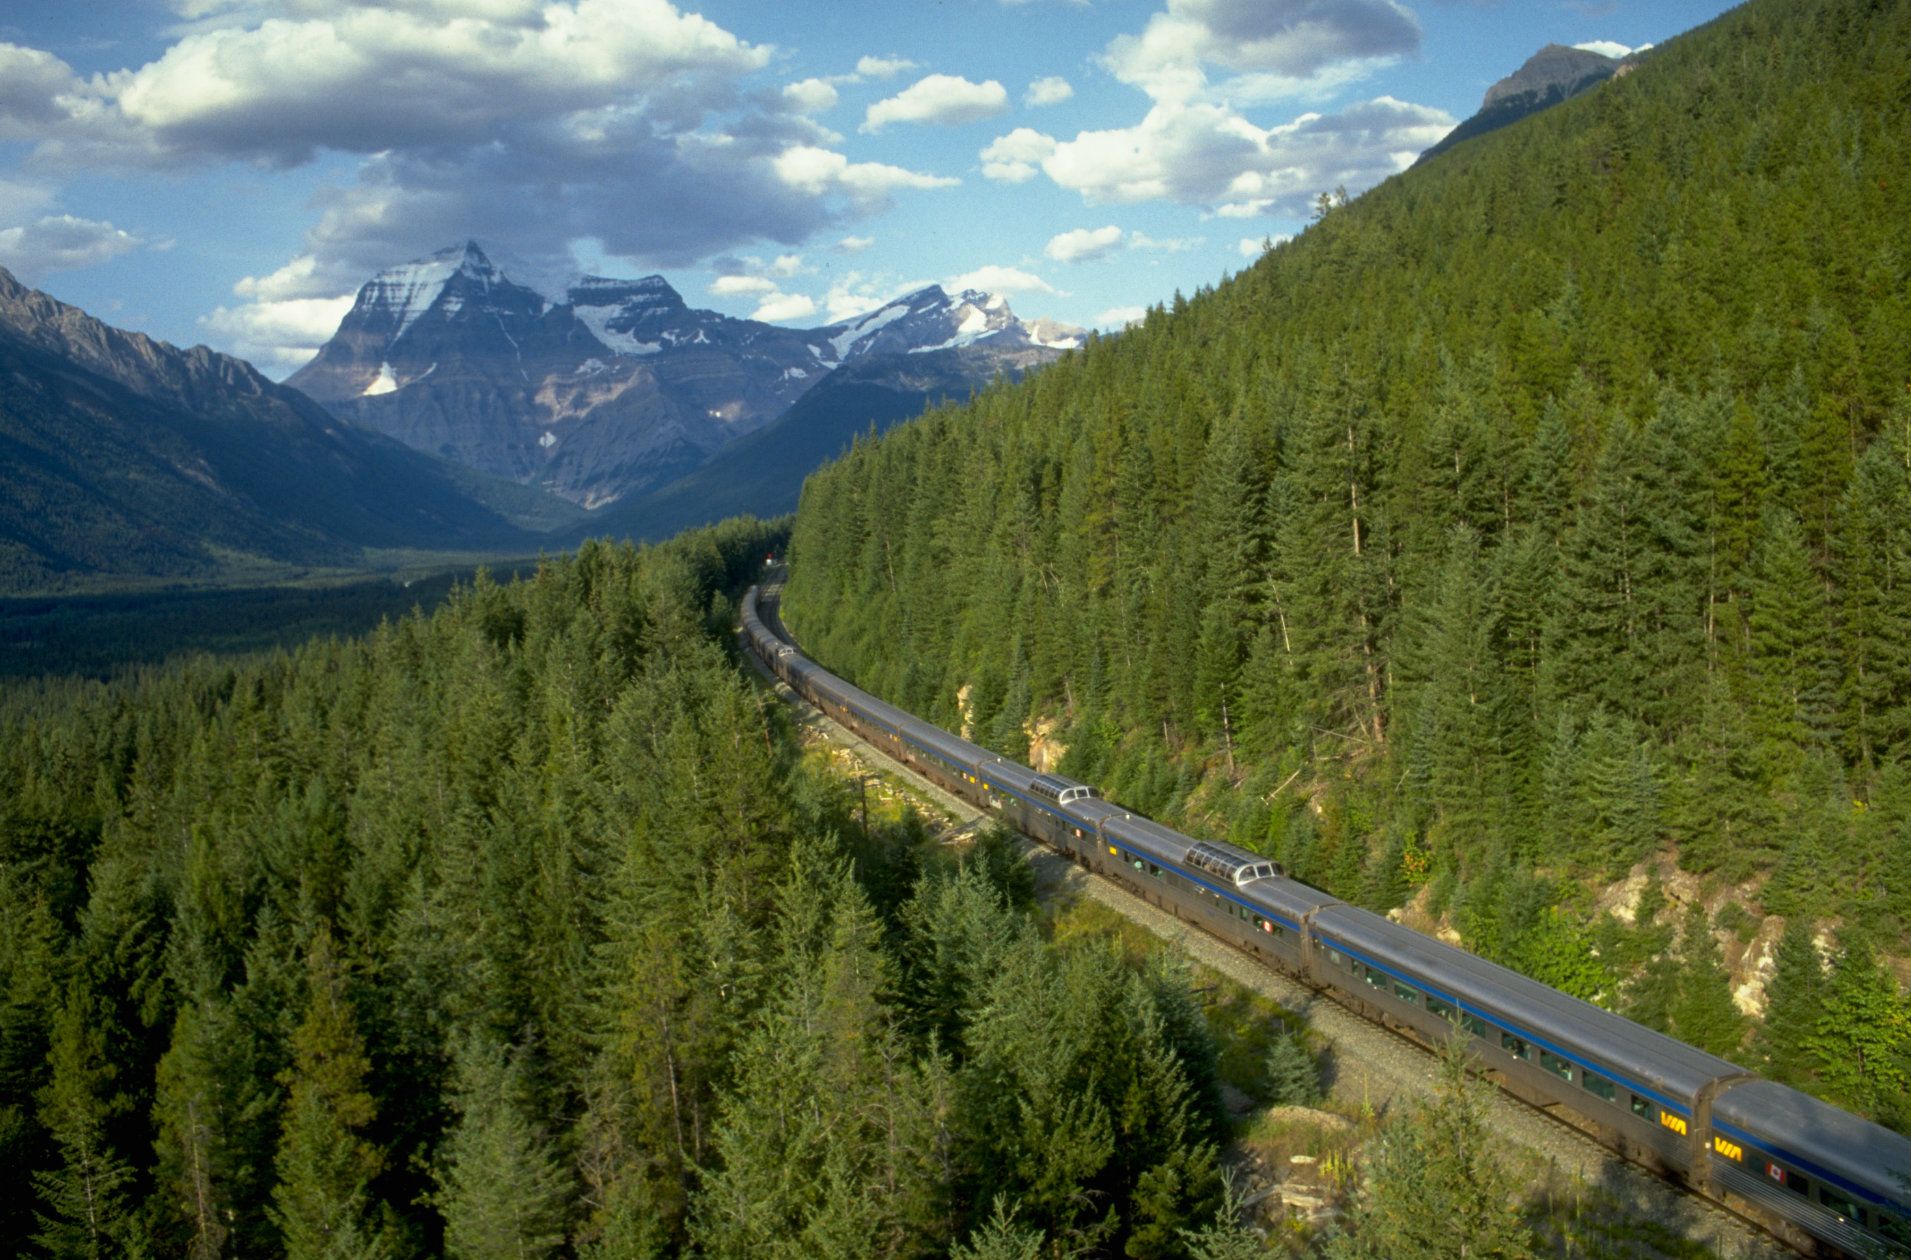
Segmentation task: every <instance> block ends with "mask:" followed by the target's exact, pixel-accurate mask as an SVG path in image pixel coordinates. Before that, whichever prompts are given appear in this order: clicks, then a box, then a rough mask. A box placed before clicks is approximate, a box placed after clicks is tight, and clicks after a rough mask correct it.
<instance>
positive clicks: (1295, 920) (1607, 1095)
mask: <svg viewBox="0 0 1911 1260" xmlns="http://www.w3.org/2000/svg"><path fill="white" fill-rule="evenodd" d="M741 611H742V627H743V634H744V637H745V639H746V641H747V642H748V644H749V646H750V648H751V649H752V650H753V651H754V652H755V653H756V654H757V655H758V656H759V657H761V658H762V660H763V661H764V662H765V664H766V665H767V666H768V667H769V668H770V669H771V671H772V672H774V673H775V674H776V676H777V677H779V678H781V679H782V680H783V681H784V682H785V683H787V684H789V686H790V687H791V688H792V689H793V690H795V691H796V692H797V693H798V694H800V695H801V696H803V697H804V698H805V699H807V700H808V701H809V702H810V703H812V704H814V705H815V706H817V707H818V708H819V709H821V710H822V711H823V712H825V713H827V714H828V715H830V716H831V717H833V718H835V719H837V720H838V721H840V722H842V723H843V724H844V725H846V726H848V727H850V728H851V729H853V730H855V731H856V732H857V733H859V734H860V735H862V736H863V737H864V738H865V739H867V740H869V741H870V742H871V743H873V744H875V745H876V746H878V747H880V748H882V749H884V750H885V751H887V752H888V753H889V754H890V755H892V756H894V757H895V758H897V759H898V760H900V761H902V762H904V763H905V764H907V765H908V766H910V767H911V768H913V769H914V770H916V771H917V772H918V773H920V774H922V775H923V776H924V777H926V778H928V779H930V780H931V781H933V782H935V783H938V784H940V785H941V786H942V787H944V788H946V789H948V790H949V791H951V792H953V793H955V794H956V795H958V796H960V797H962V798H964V799H966V800H968V801H970V802H971V803H973V804H975V805H976V806H978V807H980V808H983V809H985V810H988V811H990V812H992V813H993V814H995V815H996V816H997V817H999V818H1001V819H1002V820H1003V821H1004V822H1006V823H1008V824H1010V825H1012V826H1014V827H1015V828H1016V829H1018V830H1020V831H1022V832H1023V833H1024V834H1026V835H1028V836H1030V837H1032V838H1034V839H1036V840H1038V841H1041V842H1043V843H1045V844H1047V845H1049V846H1050V847H1052V848H1054V849H1056V850H1058V851H1060V852H1061V853H1063V854H1066V855H1067V856H1068V857H1069V858H1071V859H1072V860H1074V861H1075V862H1077V863H1078V864H1080V865H1081V866H1083V867H1085V868H1087V869H1088V870H1089V871H1092V872H1094V873H1095V874H1098V875H1101V876H1104V877H1106V878H1108V879H1111V880H1113V881H1114V882H1115V883H1117V884H1120V885H1122V886H1123V887H1125V888H1127V889H1128V890H1129V891H1131V892H1133V893H1135V894H1136V895H1138V896H1140V897H1142V898H1143V899H1144V900H1146V901H1149V902H1151V903H1153V904H1155V905H1157V906H1160V907H1162V908H1164V909H1167V910H1170V911H1172V912H1173V913H1174V914H1176V915H1177V916H1179V917H1180V918H1182V919H1185V920H1188V921H1190V922H1192V923H1195V924H1197V925H1199V926H1200V927H1202V928H1204V929H1205V930H1206V931H1208V932H1210V933H1211V934H1213V935H1215V936H1217V937H1220V938H1221V939H1222V940H1224V941H1227V942H1228V943H1230V944H1232V945H1235V946H1237V947H1239V948H1241V949H1242V950H1245V951H1246V952H1247V953H1249V954H1250V955H1252V956H1253V957H1254V958H1256V959H1258V960H1260V961H1261V962H1262V963H1263V964H1265V965H1267V966H1270V967H1272V968H1274V969H1275V970H1277V971H1280V972H1282V973H1284V974H1286V975H1288V976H1290V977H1292V978H1294V979H1296V980H1298V981H1300V982H1301V983H1304V984H1306V985H1308V986H1310V987H1312V988H1314V989H1317V990H1321V991H1323V992H1326V993H1327V994H1329V995H1331V996H1332V997H1333V998H1334V999H1335V1000H1336V1001H1338V1002H1340V1003H1341V1004H1342V1005H1344V1006H1346V1007H1347V1008H1349V1009H1350V1010H1352V1011H1354V1012H1355V1013H1356V1014H1359V1015H1361V1016H1363V1017H1365V1018H1367V1019H1370V1020H1373V1021H1375V1022H1377V1023H1380V1024H1382V1025H1384V1026H1386V1027H1388V1028H1390V1029H1393V1030H1395V1031H1396V1032H1399V1033H1403V1034H1405V1035H1407V1036H1409V1037H1411V1038H1412V1039H1414V1040H1416V1041H1418V1042H1420V1043H1422V1044H1424V1045H1427V1046H1429V1047H1431V1046H1435V1045H1438V1044H1442V1043H1444V1042H1445V1041H1446V1040H1448V1039H1449V1038H1450V1037H1451V1036H1453V1035H1454V1032H1455V1030H1456V1029H1458V1030H1461V1031H1463V1032H1464V1033H1465V1035H1466V1036H1467V1037H1468V1038H1469V1042H1470V1046H1471V1049H1472V1052H1473V1054H1474V1055H1475V1057H1476V1058H1477V1059H1478V1061H1479V1064H1480V1070H1481V1072H1482V1074H1483V1075H1485V1076H1486V1077H1488V1078H1489V1079H1490V1080H1492V1081H1493V1082H1494V1083H1495V1084H1497V1085H1499V1086H1500V1087H1501V1088H1503V1089H1505V1090H1506V1091H1508V1092H1509V1093H1511V1094H1513V1095H1515V1096H1517V1097H1519V1098H1521V1099H1524V1100H1525V1101H1527V1102H1529V1103H1532V1104H1533V1105H1535V1106H1538V1107H1540V1108H1542V1109H1544V1110H1546V1111H1548V1112H1550V1113H1552V1114H1554V1115H1555V1116H1557V1117H1559V1118H1561V1119H1564V1120H1567V1121H1568V1122H1570V1123H1572V1124H1573V1125H1574V1126H1575V1127H1576V1128H1578V1129H1580V1130H1582V1131H1584V1132H1586V1133H1588V1134H1590V1135H1591V1136H1593V1137H1594V1138H1595V1139H1596V1140H1598V1141H1599V1142H1601V1143H1602V1144H1604V1145H1605V1146H1607V1147H1608V1148H1610V1149H1612V1150H1614V1151H1617V1152H1618V1153H1620V1154H1621V1155H1623V1156H1625V1157H1626V1158H1627V1159H1630V1160H1633V1161H1634V1162H1637V1163H1639V1164H1642V1165H1644V1166H1646V1167H1648V1168H1651V1169H1653V1170H1654V1171H1656V1172H1659V1173H1661V1174H1663V1175H1665V1176H1667V1177H1669V1178H1671V1179H1673V1180H1674V1181H1676V1182H1679V1183H1681V1184H1684V1185H1686V1186H1689V1187H1690V1188H1691V1189H1693V1190H1694V1191H1696V1192H1698V1193H1699V1194H1701V1195H1703V1196H1705V1197H1707V1198H1710V1199H1713V1200H1715V1201H1717V1202H1719V1203H1721V1204H1723V1205H1725V1206H1726V1207H1728V1208H1730V1209H1731V1210H1733V1211H1735V1212H1738V1213H1739V1214H1741V1215H1743V1216H1746V1217H1748V1218H1750V1219H1753V1220H1756V1221H1758V1222H1759V1223H1761V1224H1762V1225H1764V1226H1765V1227H1766V1228H1768V1229H1770V1230H1771V1231H1772V1232H1773V1233H1774V1234H1776V1235H1777V1236H1778V1237H1780V1238H1781V1239H1783V1240H1784V1241H1785V1242H1787V1243H1789V1244H1790V1245H1792V1246H1794V1247H1796V1248H1798V1249H1799V1250H1801V1251H1803V1252H1804V1253H1805V1254H1807V1255H1817V1256H1847V1257H1876V1256H1893V1257H1896V1256H1904V1257H1911V1141H1907V1140H1906V1139H1905V1138H1904V1137H1901V1136H1900V1135H1898V1134H1896V1133H1894V1132H1892V1131H1891V1130H1888V1129H1885V1128H1883V1127H1881V1126H1879V1125H1876V1124H1873V1123H1871V1122H1870V1121H1867V1120H1863V1119H1860V1118H1859V1117H1857V1116H1854V1115H1852V1114H1850V1113H1849V1112H1846V1111H1842V1110H1840V1109H1839V1108H1837V1107H1833V1106H1831V1105H1829V1104H1827V1103H1824V1102H1820V1101H1819V1100H1817V1099H1815V1098H1812V1097H1809V1096H1808V1095H1805V1094H1802V1093H1800V1092H1798V1091H1797V1090H1795V1089H1791V1088H1789V1087H1788V1086H1784V1085H1779V1084H1776V1083H1774V1082H1772V1081H1767V1080H1761V1079H1759V1077H1757V1076H1756V1075H1754V1074H1753V1073H1751V1072H1748V1071H1746V1070H1745V1069H1744V1068H1742V1067H1739V1066H1738V1065H1737V1064H1734V1063H1731V1062H1729V1061H1727V1060H1725V1059H1722V1058H1719V1057H1718V1056H1716V1055H1712V1054H1707V1053H1705V1052H1704V1051H1701V1050H1697V1049H1694V1048H1693V1047H1691V1046H1688V1045H1686V1044H1684V1043H1683V1042H1680V1041H1676V1040H1674V1039H1673V1038H1671V1037H1667V1036H1665V1035H1664V1034H1662V1033H1658V1032H1655V1031H1653V1030H1652V1029H1650V1028H1646V1027H1644V1026H1642V1025H1639V1024H1635V1023H1633V1022H1632V1021H1631V1020H1627V1019H1623V1018H1621V1017H1620V1016H1618V1015H1615V1014H1613V1013H1612V1012H1610V1011H1606V1010H1602V1009H1601V1008H1599V1007H1597V1006H1594V1005H1592V1004H1591V1003H1589V1002H1584V1001H1581V1000H1580V999H1578V998H1575V997H1570V996H1568V995H1566V994H1564V993H1560V992H1558V991H1557V990H1554V989H1551V988H1549V987H1547V986H1546V985H1543V984H1540V983H1538V982H1537V981H1535V980H1531V979H1528V978H1527V977H1525V976H1522V975H1520V974H1518V973H1517V972H1514V971H1509V970H1508V969H1507V968H1505V967H1501V966H1498V965H1496V964H1494V963H1490V962H1487V961H1486V960H1484V959H1482V958H1478V957H1475V956H1474V955H1472V954H1469V953H1467V952H1466V951H1464V950H1461V949H1457V948H1454V947H1453V946H1451V945H1448V944H1445V943H1444V942H1442V941H1438V940H1435V939H1433V938H1431V937H1428V936H1425V935H1423V934H1421V933H1419V932H1415V931H1413V930H1412V929H1410V928H1406V927H1402V926H1400V925H1399V924H1396V923H1393V922H1391V921H1389V920H1388V919H1385V918H1383V917H1381V916H1380V915H1377V914H1373V913H1371V912H1369V911H1367V910H1363V909H1361V908H1360V907H1358V906H1354V905H1349V904H1347V903H1346V902H1343V901H1340V900H1338V899H1336V898H1334V897H1330V896H1328V895H1327V894H1326V893H1324V892H1321V891H1320V890H1319V889H1317V888H1312V887H1309V886H1308V885H1306V884H1303V883H1300V882H1299V881H1297V880H1294V879H1289V878H1287V877H1285V876H1284V875H1283V874H1282V872H1281V869H1280V867H1279V866H1278V865H1277V864H1275V863H1273V862H1271V861H1269V860H1268V859H1266V858H1264V857H1261V856H1259V855H1257V854H1253V853H1249V852H1247V851H1246V850H1243V849H1240V848H1237V847H1236V846H1234V845H1231V844H1227V843H1222V842H1217V841H1211V840H1196V839H1193V838H1191V837H1189V836H1185V835H1182V834H1181V833H1180V832H1178V831H1174V830H1172V829H1170V828H1168V827H1164V826H1162V825H1161V824H1160V823H1157V822H1155V821H1153V820H1151V819H1148V818H1144V817H1142V816H1141V815H1139V814H1136V813H1134V812H1132V811H1130V810H1126V809H1123V808H1122V807H1121V806H1119V805H1116V804H1114V803H1113V802H1111V801H1108V800H1106V799H1104V798H1103V797H1102V796H1101V794H1100V793H1099V792H1097V791H1096V790H1095V788H1093V787H1091V786H1089V785H1087V784H1083V783H1077V782H1074V781H1072V780H1070V779H1066V778H1063V777H1061V776H1058V775H1053V774H1038V773H1036V772H1035V771H1034V770H1032V769H1030V768H1029V767H1027V766H1023V765H1020V764H1017V763H1016V762H1014V761H1010V760H1007V759H1006V758H1003V757H1000V756H998V755H996V754H995V753H992V752H990V751H989V750H987V749H986V748H982V747H980V746H978V745H976V744H972V743H969V742H968V741H967V740H963V739H958V738H957V737H956V736H954V735H951V734H949V733H948V732H947V731H944V730H942V729H941V728H939V727H936V726H931V725H930V724H929V723H927V722H923V721H920V720H919V719H917V718H915V717H912V716H910V715H909V714H907V713H904V712H902V711H901V710H900V709H897V708H895V707H894V706H892V705H889V704H886V703H884V702H883V701H881V700H878V699H877V698H875V697H874V696H871V695H869V694H868V693H867V692H864V691H862V690H860V689H858V688H856V687H854V686H851V685H850V684H849V683H847V682H844V681H843V680H842V679H840V678H837V677H836V676H835V675H833V674H831V673H829V672H828V671H826V670H824V669H823V668H822V667H821V666H819V665H817V664H816V663H815V662H814V661H811V660H810V659H808V658H807V657H805V656H804V655H802V653H800V652H798V651H797V650H796V649H795V648H794V647H793V646H791V645H790V644H789V643H787V642H785V641H784V640H783V639H781V638H780V637H778V635H777V634H776V633H774V632H773V631H771V629H770V628H769V627H768V626H767V625H765V623H764V621H763V620H762V618H761V617H760V616H759V614H758V611H757V588H755V587H752V588H751V589H750V591H749V592H748V593H747V594H746V595H745V596H744V600H743V605H742V610H741Z"/></svg>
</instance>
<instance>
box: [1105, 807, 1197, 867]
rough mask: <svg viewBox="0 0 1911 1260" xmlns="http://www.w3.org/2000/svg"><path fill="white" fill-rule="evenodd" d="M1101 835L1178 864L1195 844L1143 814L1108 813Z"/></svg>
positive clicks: (1113, 811) (1124, 811) (1125, 811)
mask: <svg viewBox="0 0 1911 1260" xmlns="http://www.w3.org/2000/svg"><path fill="white" fill-rule="evenodd" d="M1102 831H1103V832H1104V833H1106V834H1107V835H1108V836H1110V837H1112V838H1113V839H1116V840H1121V841H1123V842H1125V843H1127V844H1131V845H1133V846H1135V847H1136V848H1138V849H1141V850H1143V851H1145V852H1148V853H1152V854H1154V855H1156V856H1157V857H1164V858H1166V859H1167V860H1168V861H1170V862H1175V863H1179V862H1180V861H1181V860H1182V859H1183V858H1184V857H1186V856H1187V852H1188V850H1189V849H1190V848H1191V847H1192V846H1193V845H1194V841H1193V840H1192V839H1191V838H1190V837H1188V836H1184V835H1182V834H1181V833H1180V832H1178V831H1176V830H1175V829H1174V828H1172V827H1164V826H1162V825H1161V824H1160V823H1158V822H1156V821H1155V820H1154V819H1152V818H1149V817H1147V816H1146V815H1144V814H1137V813H1133V812H1132V811H1129V810H1120V811H1119V812H1117V811H1115V810H1111V811H1109V813H1108V814H1107V815H1105V816H1104V817H1103V819H1102Z"/></svg>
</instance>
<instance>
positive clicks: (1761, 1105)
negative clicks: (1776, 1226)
mask: <svg viewBox="0 0 1911 1260" xmlns="http://www.w3.org/2000/svg"><path fill="white" fill-rule="evenodd" d="M1905 1145H1906V1144H1905V1141H1904V1139H1903V1138H1901V1137H1899V1136H1898V1135H1897V1134H1895V1133H1892V1132H1890V1131H1889V1130H1887V1129H1881V1128H1879V1127H1878V1126H1877V1125H1875V1124H1871V1123H1868V1122H1867V1121H1864V1120H1861V1119H1859V1118H1858V1117H1857V1116H1854V1115H1852V1114H1851V1113H1850V1112H1847V1111H1841V1110H1839V1109H1838V1108H1836V1107H1833V1106H1832V1105H1831V1104H1829V1103H1825V1102H1820V1101H1819V1100H1818V1099H1816V1098H1813V1097H1811V1096H1810V1095H1809V1094H1801V1093H1799V1092H1798V1091H1797V1090H1795V1089H1791V1088H1788V1087H1787V1086H1784V1085H1779V1084H1777V1083H1775V1082H1773V1081H1762V1080H1757V1079H1752V1080H1746V1081H1740V1082H1737V1083H1734V1084H1732V1085H1729V1086H1727V1087H1726V1088H1725V1089H1723V1090H1721V1091H1720V1093H1719V1097H1718V1100H1717V1101H1716V1102H1715V1103H1713V1105H1712V1137H1711V1140H1710V1142H1709V1144H1708V1148H1707V1150H1706V1158H1707V1161H1708V1163H1709V1164H1710V1169H1709V1173H1710V1178H1709V1179H1710V1188H1711V1191H1712V1192H1713V1193H1714V1195H1715V1196H1717V1197H1720V1198H1724V1199H1727V1200H1728V1201H1730V1200H1733V1199H1736V1200H1738V1202H1739V1203H1742V1204H1745V1205H1749V1206H1752V1207H1755V1208H1757V1209H1760V1210H1762V1211H1763V1212H1765V1213H1769V1214H1771V1215H1776V1216H1780V1217H1783V1218H1786V1219H1787V1220H1790V1221H1793V1222H1796V1223H1797V1224H1798V1225H1800V1226H1801V1227H1802V1228H1803V1229H1804V1231H1805V1232H1806V1233H1807V1234H1809V1235H1811V1236H1812V1237H1815V1238H1821V1239H1824V1240H1826V1241H1828V1242H1830V1243H1832V1244H1834V1245H1836V1246H1837V1247H1838V1248H1839V1249H1841V1250H1843V1251H1845V1252H1848V1253H1850V1254H1851V1255H1890V1256H1901V1255H1911V1218H1908V1217H1907V1213H1906V1203H1905V1198H1906V1193H1905V1192H1906V1185H1907V1179H1908V1178H1911V1161H1907V1156H1906V1151H1905Z"/></svg>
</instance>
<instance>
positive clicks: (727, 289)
mask: <svg viewBox="0 0 1911 1260" xmlns="http://www.w3.org/2000/svg"><path fill="white" fill-rule="evenodd" d="M710 292H712V293H714V294H715V295H717V296H718V297H739V296H743V295H745V294H747V295H750V296H753V297H755V296H761V295H764V294H770V293H775V292H776V281H774V280H772V279H770V278H769V277H768V276H718V277H717V278H716V279H715V280H713V281H711V282H710Z"/></svg>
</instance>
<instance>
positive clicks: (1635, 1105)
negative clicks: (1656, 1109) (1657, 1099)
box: [1632, 1094, 1652, 1116]
mask: <svg viewBox="0 0 1911 1260" xmlns="http://www.w3.org/2000/svg"><path fill="white" fill-rule="evenodd" d="M1632 1114H1633V1115H1635V1116H1649V1115H1651V1114H1652V1102H1651V1100H1650V1099H1645V1098H1641V1097H1639V1095H1637V1094H1634V1095H1633V1096H1632Z"/></svg>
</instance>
